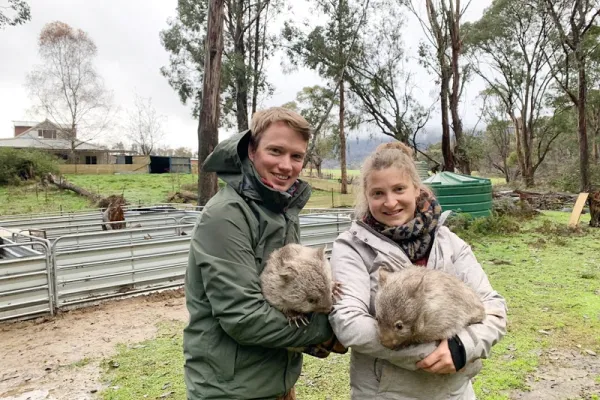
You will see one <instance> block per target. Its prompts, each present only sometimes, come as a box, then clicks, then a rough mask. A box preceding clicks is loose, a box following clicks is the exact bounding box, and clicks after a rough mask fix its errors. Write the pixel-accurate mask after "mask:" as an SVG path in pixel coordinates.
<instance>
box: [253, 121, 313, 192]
mask: <svg viewBox="0 0 600 400" xmlns="http://www.w3.org/2000/svg"><path fill="white" fill-rule="evenodd" d="M307 145H308V143H307V142H306V141H305V140H304V138H303V137H302V135H301V134H300V133H298V132H296V131H294V130H293V129H292V128H290V127H289V126H288V125H287V124H286V123H285V122H274V123H272V124H271V125H269V127H268V128H267V130H265V131H264V132H263V134H262V136H261V138H260V142H259V143H258V145H257V147H256V149H254V148H252V145H250V146H249V147H248V157H249V158H250V160H251V161H252V162H253V163H254V168H256V172H258V174H259V175H260V177H261V178H263V179H264V180H266V181H267V182H268V183H269V184H270V185H271V186H273V188H274V189H275V190H279V191H281V192H285V191H287V190H288V189H289V188H290V187H292V185H293V184H294V182H296V179H297V178H298V175H300V171H301V170H302V164H303V163H304V157H305V156H306V148H307Z"/></svg>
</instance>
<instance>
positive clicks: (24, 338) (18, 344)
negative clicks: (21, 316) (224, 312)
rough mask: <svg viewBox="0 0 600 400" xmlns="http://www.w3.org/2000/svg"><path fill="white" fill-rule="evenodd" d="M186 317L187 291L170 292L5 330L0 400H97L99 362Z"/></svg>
mask: <svg viewBox="0 0 600 400" xmlns="http://www.w3.org/2000/svg"><path fill="white" fill-rule="evenodd" d="M187 317H188V314H187V310H186V308H185V303H184V298H183V291H182V290H171V291H164V292H161V293H156V294H153V295H147V296H138V297H132V298H129V299H123V300H118V301H115V300H113V301H107V302H104V303H102V304H100V305H96V306H91V307H86V308H80V309H77V310H73V311H68V312H65V313H62V314H59V315H58V316H56V317H54V318H52V319H49V318H38V319H37V320H34V321H24V322H17V323H4V324H0V360H2V361H1V362H0V400H42V399H43V400H63V399H72V400H88V399H95V398H97V396H96V393H97V392H99V391H100V390H101V389H102V388H103V386H102V382H101V381H100V375H101V369H100V362H101V361H102V360H103V359H106V358H108V357H110V356H111V355H113V354H114V353H115V352H116V345H117V344H118V343H126V344H133V343H138V342H141V341H144V340H147V339H151V338H152V337H154V336H155V335H156V333H157V327H156V326H157V324H158V323H160V322H165V321H173V320H175V321H185V320H187ZM77 362H80V363H81V364H84V365H83V366H79V367H75V366H74V364H75V363H77ZM75 365H76V364H75Z"/></svg>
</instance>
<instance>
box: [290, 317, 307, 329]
mask: <svg viewBox="0 0 600 400" xmlns="http://www.w3.org/2000/svg"><path fill="white" fill-rule="evenodd" d="M298 321H300V323H301V324H302V325H304V326H308V319H306V317H305V316H304V315H294V316H289V317H288V324H289V326H292V322H293V323H294V324H295V325H296V328H300V325H298Z"/></svg>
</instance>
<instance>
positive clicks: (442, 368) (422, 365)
mask: <svg viewBox="0 0 600 400" xmlns="http://www.w3.org/2000/svg"><path fill="white" fill-rule="evenodd" d="M417 368H419V369H422V370H423V371H427V372H431V373H433V374H453V373H455V372H456V368H454V361H452V355H451V354H450V349H449V348H448V341H447V340H445V339H444V340H442V342H441V343H440V345H439V346H438V347H437V349H435V350H434V351H433V353H431V354H430V355H428V356H427V357H425V358H424V359H422V360H421V361H419V362H418V363H417Z"/></svg>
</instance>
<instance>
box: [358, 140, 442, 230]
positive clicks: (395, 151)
mask: <svg viewBox="0 0 600 400" xmlns="http://www.w3.org/2000/svg"><path fill="white" fill-rule="evenodd" d="M413 155H414V151H413V149H411V148H410V147H408V146H407V145H405V144H404V143H401V142H391V143H383V144H380V145H379V146H377V148H376V149H375V151H373V152H372V153H371V154H369V156H368V157H367V158H366V159H365V161H364V162H363V164H362V166H361V168H360V181H359V189H358V193H357V195H356V205H355V208H354V212H355V216H356V219H362V218H363V217H364V216H365V215H367V212H368V211H369V201H368V199H367V182H368V180H369V175H370V174H371V173H372V172H373V171H381V170H383V169H387V168H390V167H395V168H398V169H399V170H400V171H402V172H403V173H405V174H406V175H408V177H409V178H410V180H411V181H412V183H413V184H414V185H415V187H416V188H418V189H420V190H424V191H426V192H428V193H429V192H430V190H429V189H428V188H427V187H426V186H425V185H423V183H422V182H421V178H420V177H419V173H418V172H417V167H416V166H415V162H414V160H413Z"/></svg>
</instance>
